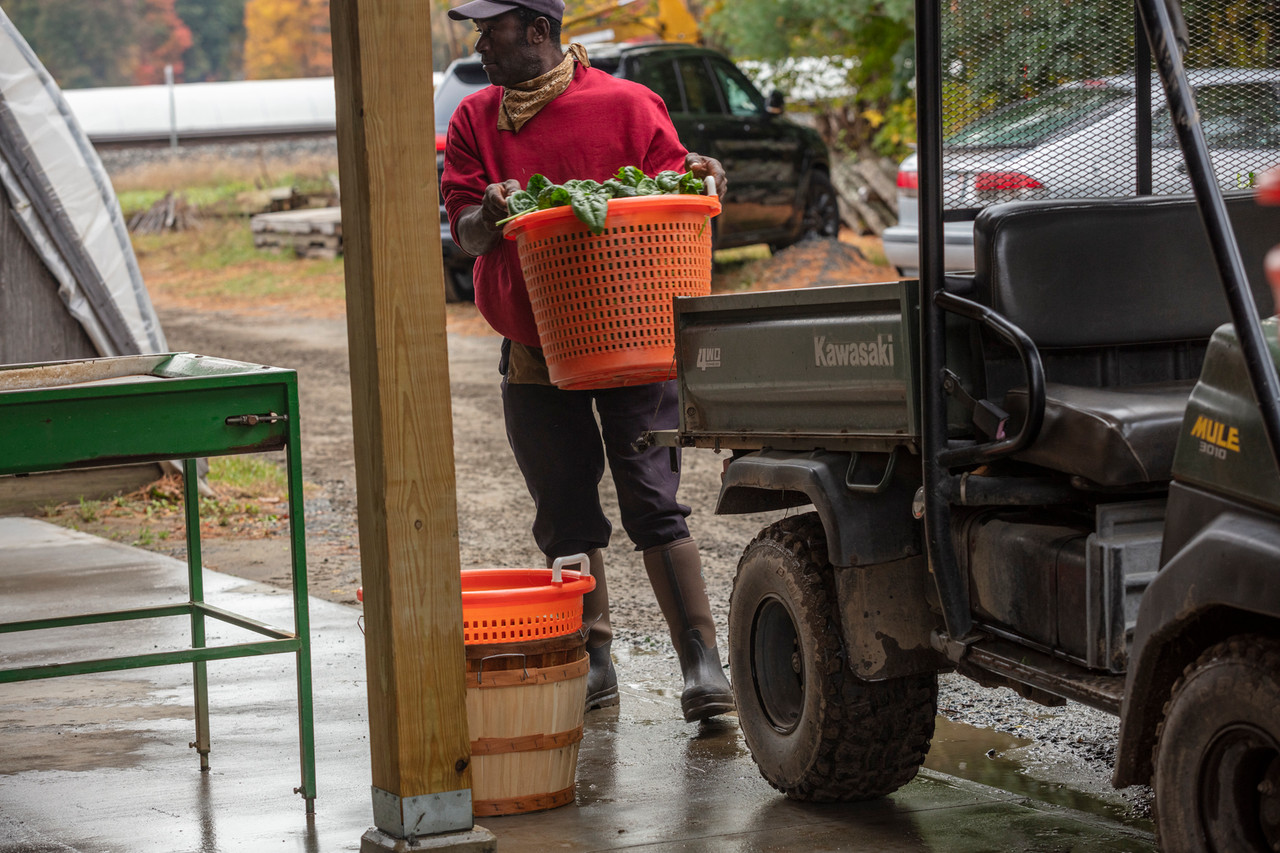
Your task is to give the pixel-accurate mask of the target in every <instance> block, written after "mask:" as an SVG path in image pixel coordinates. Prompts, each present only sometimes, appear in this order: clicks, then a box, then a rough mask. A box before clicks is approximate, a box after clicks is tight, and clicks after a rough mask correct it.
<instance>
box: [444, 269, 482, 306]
mask: <svg viewBox="0 0 1280 853" xmlns="http://www.w3.org/2000/svg"><path fill="white" fill-rule="evenodd" d="M444 301H445V302H475V301H476V283H475V279H474V278H472V268H471V264H464V265H459V266H454V267H450V266H446V267H445V268H444Z"/></svg>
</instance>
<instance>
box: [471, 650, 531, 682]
mask: <svg viewBox="0 0 1280 853" xmlns="http://www.w3.org/2000/svg"><path fill="white" fill-rule="evenodd" d="M494 658H520V667H521V669H523V670H524V678H525V680H526V681H527V680H528V678H529V656H528V655H526V654H524V653H523V652H506V653H505V654H500V655H487V656H485V657H482V658H480V666H479V668H478V669H477V670H476V684H483V683H484V662H485V661H487V660H493V659H494Z"/></svg>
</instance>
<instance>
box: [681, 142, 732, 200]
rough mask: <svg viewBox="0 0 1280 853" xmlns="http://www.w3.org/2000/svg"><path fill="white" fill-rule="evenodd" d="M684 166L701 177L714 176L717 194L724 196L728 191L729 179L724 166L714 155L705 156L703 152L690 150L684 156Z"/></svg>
mask: <svg viewBox="0 0 1280 853" xmlns="http://www.w3.org/2000/svg"><path fill="white" fill-rule="evenodd" d="M684 167H685V169H687V170H689V171H690V172H693V174H694V175H695V176H697V177H699V178H706V177H708V176H710V177H712V178H714V179H715V182H716V195H720V196H723V195H724V194H725V192H726V191H728V189H729V179H728V178H727V177H725V174H724V166H722V165H721V164H720V161H719V160H717V159H715V158H714V157H703V156H702V155H701V154H694V153H693V152H692V151H690V152H689V154H688V155H687V156H686V157H685V158H684Z"/></svg>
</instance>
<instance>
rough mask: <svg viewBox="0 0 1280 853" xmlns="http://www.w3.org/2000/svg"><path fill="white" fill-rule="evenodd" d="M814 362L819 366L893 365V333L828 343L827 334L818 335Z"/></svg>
mask: <svg viewBox="0 0 1280 853" xmlns="http://www.w3.org/2000/svg"><path fill="white" fill-rule="evenodd" d="M813 363H814V364H816V365H817V366H818V367H893V335H877V336H876V339H875V340H874V341H855V342H851V343H836V342H834V341H833V342H831V343H827V336H826V335H817V336H815V337H814V339H813Z"/></svg>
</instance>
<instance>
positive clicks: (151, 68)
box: [133, 0, 191, 85]
mask: <svg viewBox="0 0 1280 853" xmlns="http://www.w3.org/2000/svg"><path fill="white" fill-rule="evenodd" d="M173 3H174V0H141V4H142V5H141V9H140V10H139V15H138V22H137V24H136V25H135V26H134V48H135V50H137V57H138V58H137V64H136V65H135V66H134V69H133V82H135V83H137V84H139V85H146V84H148V83H151V84H154V83H163V82H164V80H165V74H164V69H165V66H167V65H171V66H173V74H174V77H175V79H181V77H182V70H183V63H182V56H183V54H184V53H185V52H186V51H187V49H188V48H189V47H191V30H189V29H187V25H186V24H184V23H183V22H182V19H181V18H180V17H178V13H177V12H176V11H175V10H174V5H173Z"/></svg>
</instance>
